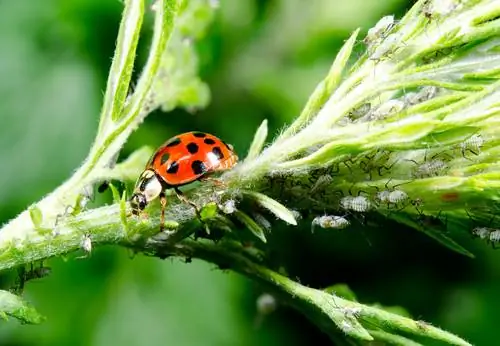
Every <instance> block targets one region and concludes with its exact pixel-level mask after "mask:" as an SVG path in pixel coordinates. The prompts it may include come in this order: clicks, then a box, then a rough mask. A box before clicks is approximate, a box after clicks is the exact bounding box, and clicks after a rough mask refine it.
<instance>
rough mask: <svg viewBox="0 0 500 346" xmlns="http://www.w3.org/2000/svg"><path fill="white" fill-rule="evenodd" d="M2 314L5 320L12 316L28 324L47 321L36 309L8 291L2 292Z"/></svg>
mask: <svg viewBox="0 0 500 346" xmlns="http://www.w3.org/2000/svg"><path fill="white" fill-rule="evenodd" d="M0 313H1V315H2V317H3V318H4V319H6V316H11V317H14V318H17V319H18V320H19V321H21V322H22V323H28V324H39V323H41V322H43V321H44V320H45V317H44V316H42V315H40V314H39V313H38V312H37V311H36V310H35V308H33V307H32V306H30V305H29V304H28V303H27V302H25V301H24V300H22V299H21V298H20V297H19V296H17V295H15V294H12V293H10V292H7V291H0Z"/></svg>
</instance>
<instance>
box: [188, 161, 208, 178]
mask: <svg viewBox="0 0 500 346" xmlns="http://www.w3.org/2000/svg"><path fill="white" fill-rule="evenodd" d="M191 169H192V170H193V173H194V174H196V175H200V174H203V173H204V172H205V170H206V167H205V164H204V163H203V162H202V161H200V160H195V161H193V163H192V164H191Z"/></svg>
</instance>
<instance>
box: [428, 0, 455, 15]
mask: <svg viewBox="0 0 500 346" xmlns="http://www.w3.org/2000/svg"><path fill="white" fill-rule="evenodd" d="M457 5H458V2H457V1H456V0H439V1H430V2H429V3H427V4H426V8H425V9H424V11H425V14H426V16H432V15H438V16H446V15H448V14H450V13H451V11H453V10H454V9H455V8H456V7H457Z"/></svg>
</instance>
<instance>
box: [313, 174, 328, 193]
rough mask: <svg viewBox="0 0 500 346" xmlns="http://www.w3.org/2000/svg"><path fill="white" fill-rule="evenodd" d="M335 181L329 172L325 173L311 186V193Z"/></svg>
mask: <svg viewBox="0 0 500 346" xmlns="http://www.w3.org/2000/svg"><path fill="white" fill-rule="evenodd" d="M332 181H333V178H332V176H331V175H329V174H324V175H322V176H320V177H319V178H318V180H316V182H315V183H314V185H313V186H312V187H311V193H314V192H316V191H317V190H320V189H323V188H324V187H326V186H327V185H329V184H330V183H331V182H332Z"/></svg>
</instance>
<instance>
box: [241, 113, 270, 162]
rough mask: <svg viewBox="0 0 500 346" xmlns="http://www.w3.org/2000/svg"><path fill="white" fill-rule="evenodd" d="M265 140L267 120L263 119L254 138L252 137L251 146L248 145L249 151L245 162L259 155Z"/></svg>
mask: <svg viewBox="0 0 500 346" xmlns="http://www.w3.org/2000/svg"><path fill="white" fill-rule="evenodd" d="M266 138H267V119H264V121H262V124H260V126H259V128H258V129H257V132H256V133H255V136H254V137H253V141H252V144H251V145H250V149H248V155H247V157H246V158H245V160H253V159H254V158H256V157H257V156H258V155H259V154H260V152H261V151H262V148H263V147H264V143H265V142H266Z"/></svg>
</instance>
